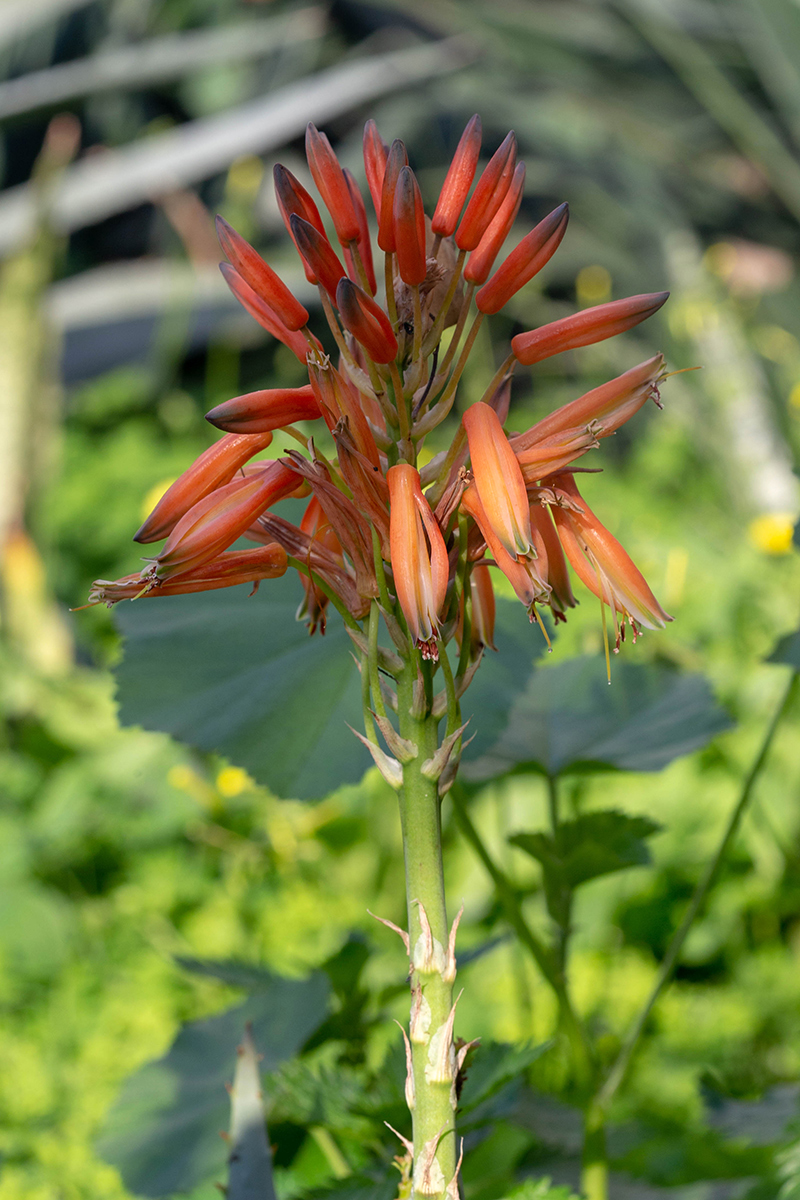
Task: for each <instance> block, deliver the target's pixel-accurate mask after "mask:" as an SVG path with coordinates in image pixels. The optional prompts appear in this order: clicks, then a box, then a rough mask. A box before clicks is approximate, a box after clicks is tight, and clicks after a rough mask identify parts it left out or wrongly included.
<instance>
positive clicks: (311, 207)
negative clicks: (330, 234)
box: [272, 163, 326, 283]
mask: <svg viewBox="0 0 800 1200" xmlns="http://www.w3.org/2000/svg"><path fill="white" fill-rule="evenodd" d="M272 178H273V180H274V182H275V197H276V199H277V201H278V208H279V209H280V212H281V216H282V217H283V223H284V225H285V226H286V228H287V230H288V232H289V237H290V238H291V239H292V241H293V242H294V233H293V232H292V226H291V218H292V216H298V217H302V218H303V220H304V221H308V223H309V225H313V226H314V228H315V229H317V230H318V231H319V232H320V233H321V234H322V236H323V237H325V236H326V234H325V226H324V225H323V223H322V217H321V216H320V215H319V209H318V208H317V206H316V204H315V203H314V200H313V198H312V197H311V196H310V195H309V194H308V192H307V191H306V189H305V188H304V187H303V185H302V183H301V182H300V180H299V179H295V177H294V175H293V174H292V172H291V171H287V169H286V167H282V166H281V164H280V163H278V164H277V165H276V166H275V167H274V168H273V170H272ZM295 246H297V242H295ZM298 251H299V247H298ZM301 257H302V255H301ZM303 270H304V271H305V273H306V279H307V280H308V282H309V283H316V282H317V277H316V275H315V274H314V272H313V271H312V270H311V268H310V267H309V265H308V263H307V262H306V261H305V259H303Z"/></svg>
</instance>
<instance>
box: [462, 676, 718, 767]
mask: <svg viewBox="0 0 800 1200" xmlns="http://www.w3.org/2000/svg"><path fill="white" fill-rule="evenodd" d="M730 725H731V721H730V719H729V717H728V716H727V714H726V713H725V712H724V711H723V710H722V709H721V708H720V707H719V705H718V704H717V703H716V701H715V700H714V697H713V695H712V694H711V689H710V687H709V685H708V683H707V681H706V680H705V679H704V678H703V676H702V675H684V674H679V673H678V672H675V671H672V670H669V669H667V668H664V667H654V666H644V665H639V664H632V663H620V662H615V663H614V669H613V675H612V681H611V686H610V687H609V685H608V682H607V680H606V674H605V665H604V663H603V662H602V660H601V659H600V658H576V659H572V660H571V661H569V662H565V663H562V664H561V665H560V666H558V667H552V668H543V669H541V670H537V671H535V672H534V673H533V674H532V675H531V676H530V678H529V680H528V683H527V686H526V687H525V690H524V691H523V692H521V693H520V694H519V695H518V697H517V699H516V701H515V702H514V703H513V705H512V708H511V712H510V714H509V717H508V723H507V727H506V729H505V730H504V732H503V733H502V734H501V735H500V737H499V738H498V739H497V741H496V742H495V744H494V745H493V746H492V747H491V749H490V750H488V751H487V752H486V753H484V754H482V756H481V757H480V758H478V760H477V761H473V762H465V764H464V766H463V767H462V771H463V776H464V778H465V779H466V780H468V781H471V782H475V783H481V782H484V781H486V780H488V779H493V778H496V777H497V776H499V775H503V774H506V773H507V772H509V771H513V770H528V771H530V770H540V771H543V772H545V773H546V774H550V775H557V774H558V773H559V772H560V771H566V770H573V769H575V768H576V767H578V766H580V767H582V768H590V769H591V768H594V769H597V768H598V766H600V767H606V768H608V767H610V768H616V769H618V770H626V771H658V770H660V769H661V768H662V767H664V766H666V764H667V763H669V762H672V760H673V759H674V758H679V757H680V756H681V755H684V754H690V753H691V752H692V751H693V750H697V749H699V748H700V747H701V746H704V745H706V743H707V742H708V741H710V740H711V738H713V737H715V736H716V735H717V734H718V733H721V732H722V731H723V730H724V729H728V728H729V727H730Z"/></svg>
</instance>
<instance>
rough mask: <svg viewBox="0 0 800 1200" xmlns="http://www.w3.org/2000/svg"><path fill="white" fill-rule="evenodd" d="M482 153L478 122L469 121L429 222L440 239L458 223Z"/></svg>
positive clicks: (449, 234) (448, 233)
mask: <svg viewBox="0 0 800 1200" xmlns="http://www.w3.org/2000/svg"><path fill="white" fill-rule="evenodd" d="M480 152H481V119H480V117H479V116H478V114H477V113H476V114H475V116H474V117H472V118H471V119H470V121H469V122H468V124H467V127H466V129H465V130H464V132H463V133H462V135H461V140H460V141H459V143H458V145H457V146H456V152H455V154H454V155H453V161H452V162H451V164H450V168H449V170H448V172H447V175H446V177H445V181H444V183H443V185H442V190H441V192H440V193H439V200H438V202H437V204H436V210H435V212H434V214H433V220H432V221H431V229H432V230H433V232H434V233H437V234H439V236H440V237H450V236H451V234H452V233H453V231H454V230H455V227H456V225H457V224H458V218H459V217H460V216H461V210H462V208H463V207H464V201H465V200H466V198H467V194H468V193H469V189H470V187H471V186H472V181H473V179H474V178H475V171H476V169H477V166H478V156H479V155H480Z"/></svg>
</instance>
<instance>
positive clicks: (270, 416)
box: [206, 384, 322, 433]
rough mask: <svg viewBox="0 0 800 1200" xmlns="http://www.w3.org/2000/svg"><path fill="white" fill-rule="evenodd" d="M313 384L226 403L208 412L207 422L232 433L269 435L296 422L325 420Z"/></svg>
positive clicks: (246, 396) (271, 390) (267, 390)
mask: <svg viewBox="0 0 800 1200" xmlns="http://www.w3.org/2000/svg"><path fill="white" fill-rule="evenodd" d="M321 416H322V413H321V412H320V408H319V404H318V403H317V400H316V397H315V396H314V390H313V388H312V387H311V384H306V386H305V387H299V388H268V389H266V390H265V391H261V392H248V393H247V394H246V395H244V396H234V398H233V399H232V400H225V401H224V403H222V404H218V405H217V407H216V408H212V409H211V410H210V411H209V412H207V413H206V420H207V421H208V422H209V423H210V424H211V425H216V427H217V429H227V430H230V432H231V433H267V432H268V431H269V430H271V429H282V428H283V427H284V426H285V425H291V424H292V422H293V421H314V420H316V419H317V417H321Z"/></svg>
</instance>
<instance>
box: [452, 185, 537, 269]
mask: <svg viewBox="0 0 800 1200" xmlns="http://www.w3.org/2000/svg"><path fill="white" fill-rule="evenodd" d="M524 186H525V163H517V165H516V167H515V168H514V177H513V179H512V180H511V187H510V188H509V189H508V191H507V192H506V195H505V199H504V200H503V203H502V204H501V205H500V207H499V208H498V210H497V212H496V213H495V215H494V217H493V218H492V220H491V221H490V222H489V227H488V228H487V230H486V232H485V233H484V235H483V237H482V238H481V240H480V241H479V242H478V245H477V246H476V248H475V249H474V250H473V252H472V254H470V256H469V259H468V261H467V265H466V267H465V268H464V278H465V279H466V281H467V283H485V282H486V279H487V277H488V275H489V272H490V271H491V269H492V265H493V264H494V260H495V259H496V258H497V255H498V254H499V252H500V247H501V246H502V244H503V242H504V241H505V240H506V238H507V237H508V235H509V233H510V231H511V226H512V225H513V224H514V221H515V220H516V218H517V213H518V212H519V206H520V204H521V203H522V189H523V187H524Z"/></svg>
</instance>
